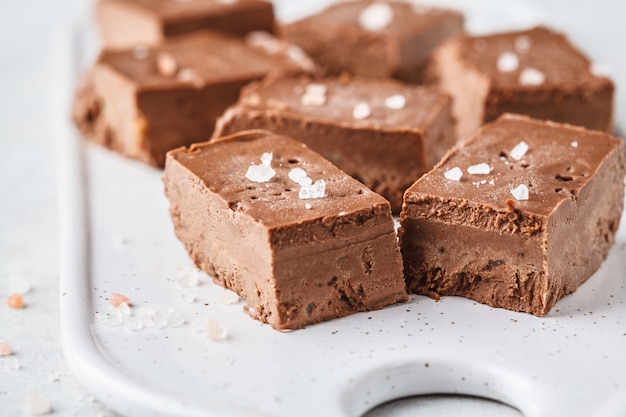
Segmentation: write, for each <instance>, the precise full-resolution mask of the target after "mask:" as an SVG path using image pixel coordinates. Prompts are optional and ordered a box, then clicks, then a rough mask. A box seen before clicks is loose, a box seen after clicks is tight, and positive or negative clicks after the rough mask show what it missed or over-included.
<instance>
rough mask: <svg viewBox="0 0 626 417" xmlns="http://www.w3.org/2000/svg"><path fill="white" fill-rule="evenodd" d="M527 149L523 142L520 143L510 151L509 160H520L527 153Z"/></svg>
mask: <svg viewBox="0 0 626 417" xmlns="http://www.w3.org/2000/svg"><path fill="white" fill-rule="evenodd" d="M528 149H529V146H528V144H527V143H526V142H524V141H521V142H520V143H518V144H517V145H515V146H514V147H513V149H511V154H510V155H511V158H513V159H515V160H516V161H519V160H521V159H522V158H523V157H524V155H526V152H528Z"/></svg>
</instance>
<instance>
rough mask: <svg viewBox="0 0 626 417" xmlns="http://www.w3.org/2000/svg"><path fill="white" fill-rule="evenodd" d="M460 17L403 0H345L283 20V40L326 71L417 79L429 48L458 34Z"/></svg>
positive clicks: (428, 55) (420, 75)
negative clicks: (284, 23) (297, 19)
mask: <svg viewBox="0 0 626 417" xmlns="http://www.w3.org/2000/svg"><path fill="white" fill-rule="evenodd" d="M462 27H463V15H462V14H460V13H459V12H456V11H451V10H445V9H438V8H431V7H426V6H418V5H415V4H412V3H409V2H404V1H371V0H365V1H363V0H360V1H349V2H341V3H338V4H335V5H332V6H330V7H328V8H327V9H326V10H323V11H322V12H321V13H319V14H316V15H314V16H309V17H307V18H304V19H302V20H300V21H297V22H294V23H291V24H288V25H286V26H285V28H284V33H285V36H286V37H287V39H289V40H290V41H292V42H293V43H295V44H297V45H299V46H301V47H302V49H304V51H305V52H306V53H307V54H309V55H310V56H311V57H312V58H313V59H314V60H315V61H316V62H318V63H319V64H320V65H321V66H322V67H324V68H325V69H326V70H327V71H328V73H329V74H339V73H342V72H349V73H352V74H356V75H362V76H367V77H378V78H399V79H401V80H405V81H410V82H420V81H421V79H422V70H423V68H424V65H425V64H426V62H427V60H428V58H429V57H430V54H431V52H432V51H433V49H434V48H435V47H436V46H437V45H439V44H440V43H441V42H442V41H443V40H444V39H446V38H448V37H450V36H453V35H456V34H458V33H459V32H460V31H461V30H462Z"/></svg>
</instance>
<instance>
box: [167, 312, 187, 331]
mask: <svg viewBox="0 0 626 417" xmlns="http://www.w3.org/2000/svg"><path fill="white" fill-rule="evenodd" d="M183 324H185V316H183V314H182V313H180V312H178V311H173V312H171V313H169V314H168V315H167V316H166V317H165V325H166V326H167V327H170V328H174V327H180V326H182V325H183Z"/></svg>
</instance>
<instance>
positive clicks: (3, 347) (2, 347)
mask: <svg viewBox="0 0 626 417" xmlns="http://www.w3.org/2000/svg"><path fill="white" fill-rule="evenodd" d="M10 354H11V344H10V343H9V342H6V341H0V357H1V356H9V355H10Z"/></svg>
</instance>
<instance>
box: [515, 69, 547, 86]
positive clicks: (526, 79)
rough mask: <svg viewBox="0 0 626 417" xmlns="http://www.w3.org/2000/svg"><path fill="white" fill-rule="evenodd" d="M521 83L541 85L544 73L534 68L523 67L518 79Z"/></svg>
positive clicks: (544, 78)
mask: <svg viewBox="0 0 626 417" xmlns="http://www.w3.org/2000/svg"><path fill="white" fill-rule="evenodd" d="M518 81H519V83H520V84H521V85H541V84H543V83H544V82H545V81H546V74H544V73H543V72H542V71H539V70H538V69H536V68H531V67H528V68H524V69H523V70H522V72H521V73H520V75H519V79H518Z"/></svg>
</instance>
